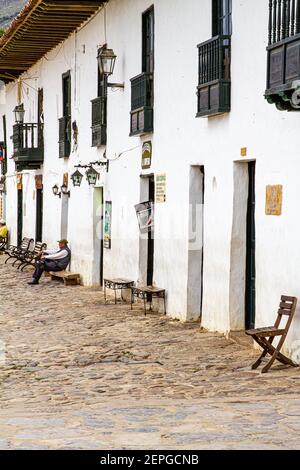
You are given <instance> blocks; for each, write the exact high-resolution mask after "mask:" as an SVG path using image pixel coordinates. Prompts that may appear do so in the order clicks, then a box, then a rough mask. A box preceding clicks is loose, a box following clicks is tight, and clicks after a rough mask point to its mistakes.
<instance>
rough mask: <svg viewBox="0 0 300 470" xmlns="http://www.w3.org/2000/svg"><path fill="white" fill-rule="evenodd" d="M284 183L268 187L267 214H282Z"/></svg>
mask: <svg viewBox="0 0 300 470" xmlns="http://www.w3.org/2000/svg"><path fill="white" fill-rule="evenodd" d="M281 213H282V185H280V184H277V185H274V186H267V187H266V215H281Z"/></svg>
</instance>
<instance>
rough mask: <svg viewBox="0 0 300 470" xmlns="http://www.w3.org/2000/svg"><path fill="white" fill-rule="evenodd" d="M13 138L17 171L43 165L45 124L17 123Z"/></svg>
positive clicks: (33, 168) (14, 127)
mask: <svg viewBox="0 0 300 470" xmlns="http://www.w3.org/2000/svg"><path fill="white" fill-rule="evenodd" d="M12 140H13V147H14V161H15V164H16V170H17V171H21V170H35V169H37V168H40V167H41V165H42V163H43V161H44V138H43V124H36V123H26V124H25V123H21V124H15V125H14V126H13V136H12Z"/></svg>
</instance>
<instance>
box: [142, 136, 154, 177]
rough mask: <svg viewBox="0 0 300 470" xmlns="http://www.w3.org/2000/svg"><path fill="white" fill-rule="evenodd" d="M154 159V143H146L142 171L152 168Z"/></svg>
mask: <svg viewBox="0 0 300 470" xmlns="http://www.w3.org/2000/svg"><path fill="white" fill-rule="evenodd" d="M151 159H152V142H150V141H149V142H144V144H143V149H142V169H143V170H146V169H147V168H150V167H151Z"/></svg>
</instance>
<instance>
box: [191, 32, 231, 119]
mask: <svg viewBox="0 0 300 470" xmlns="http://www.w3.org/2000/svg"><path fill="white" fill-rule="evenodd" d="M198 50H199V84H198V87H197V94H198V112H197V117H207V116H216V115H218V114H223V113H228V112H229V111H230V89H231V82H230V55H231V36H215V37H214V38H212V39H210V40H209V41H205V42H203V43H202V44H199V45H198Z"/></svg>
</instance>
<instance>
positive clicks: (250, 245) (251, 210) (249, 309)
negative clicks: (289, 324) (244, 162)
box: [245, 162, 255, 329]
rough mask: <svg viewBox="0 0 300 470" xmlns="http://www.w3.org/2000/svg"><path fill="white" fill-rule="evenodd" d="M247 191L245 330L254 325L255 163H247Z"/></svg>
mask: <svg viewBox="0 0 300 470" xmlns="http://www.w3.org/2000/svg"><path fill="white" fill-rule="evenodd" d="M248 173H249V189H248V208H247V254H246V296H245V313H246V319H245V320H246V321H245V323H246V328H247V329H248V328H254V324H255V162H250V163H248Z"/></svg>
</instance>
